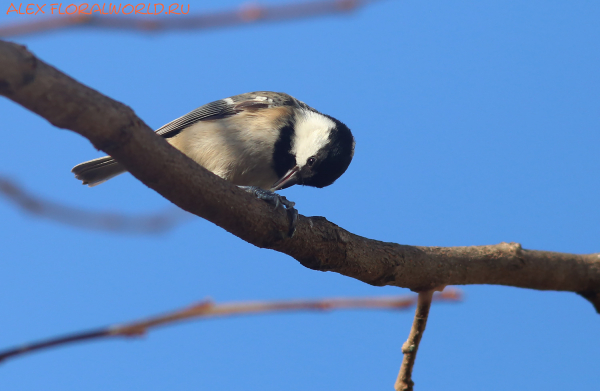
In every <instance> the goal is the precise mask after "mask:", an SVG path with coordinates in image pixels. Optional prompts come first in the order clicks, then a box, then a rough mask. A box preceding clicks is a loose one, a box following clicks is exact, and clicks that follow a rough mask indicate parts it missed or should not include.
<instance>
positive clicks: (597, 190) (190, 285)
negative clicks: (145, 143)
mask: <svg viewBox="0 0 600 391" xmlns="http://www.w3.org/2000/svg"><path fill="white" fill-rule="evenodd" d="M239 4H240V3H238V2H237V1H233V0H227V1H221V2H218V3H217V2H212V3H211V4H206V3H203V2H202V3H201V2H191V3H190V6H191V12H201V11H206V10H218V9H226V8H228V7H236V6H238V5H239ZM0 5H1V6H2V7H3V8H2V9H8V6H9V5H10V2H7V1H2V2H0ZM24 20H32V17H26V16H14V15H12V16H6V15H5V14H4V12H0V23H4V22H8V21H24ZM599 20H600V4H599V3H598V2H592V1H570V2H564V1H563V2H559V1H541V0H534V1H529V2H517V1H493V2H492V1H487V2H481V1H462V2H448V1H435V0H432V1H384V2H381V3H378V4H374V5H372V6H370V7H368V8H365V9H363V10H360V11H359V12H357V13H354V14H351V15H347V16H341V17H321V18H315V19H307V20H301V21H294V22H286V23H273V24H264V25H262V24H261V25H253V26H247V27H237V28H228V29H221V30H211V31H199V32H185V33H181V32H169V33H163V34H150V35H141V34H134V33H124V32H115V31H101V30H92V29H88V30H84V29H80V30H77V29H73V30H64V31H60V32H53V33H46V34H40V35H36V36H30V37H23V38H18V39H15V41H17V42H20V43H24V44H26V45H27V46H28V47H29V48H30V50H32V51H33V52H34V53H35V54H37V55H38V56H39V57H40V58H42V59H43V60H45V61H46V62H48V63H50V64H52V65H54V66H56V67H57V68H59V69H61V70H62V71H64V72H65V73H67V74H69V75H71V76H72V77H74V78H76V79H77V80H79V81H81V82H83V83H85V84H87V85H89V86H91V87H93V88H96V89H98V90H99V91H100V92H102V93H104V94H106V95H108V96H110V97H112V98H115V99H117V100H120V101H122V102H124V103H126V104H128V105H129V106H131V107H132V108H133V109H134V110H135V111H136V113H137V114H138V115H139V116H140V117H141V118H143V119H144V120H145V121H146V122H147V123H148V124H149V125H150V126H151V127H154V128H157V127H159V126H161V125H163V124H165V123H167V122H169V121H170V120H172V119H174V118H176V117H178V116H180V115H182V114H185V113H186V112H188V111H190V110H192V109H194V108H196V107H198V106H200V105H202V104H204V103H207V102H210V101H212V100H215V99H220V98H224V97H227V96H230V95H234V94H238V93H242V92H248V91H255V90H273V91H285V92H287V93H289V94H292V95H294V96H295V97H297V98H299V99H301V100H303V101H305V102H307V103H308V104H310V105H311V106H313V107H315V108H317V109H318V110H321V111H323V112H325V113H327V114H330V115H333V116H335V117H337V118H339V119H340V120H342V121H344V122H345V123H346V124H347V125H348V126H350V128H351V129H352V130H353V132H354V135H355V137H356V141H357V145H356V154H355V158H354V161H353V163H352V164H351V166H350V168H349V170H348V171H347V172H346V174H344V176H343V177H342V178H340V180H338V181H337V182H336V183H335V184H334V185H333V186H331V187H329V188H325V189H320V190H317V189H311V188H301V187H298V188H292V189H289V190H286V191H284V194H285V195H286V197H288V198H289V199H292V200H294V201H295V202H296V203H297V207H298V209H299V210H300V213H302V214H304V215H309V216H310V215H319V216H325V217H327V218H328V219H329V220H331V221H333V222H335V223H336V224H339V225H340V226H342V227H344V228H346V229H348V230H350V231H352V232H354V233H357V234H360V235H364V236H367V237H370V238H376V239H379V240H385V241H393V242H397V243H403V244H413V245H431V246H463V245H480V244H494V243H499V242H501V241H517V242H520V243H522V245H523V246H524V247H525V248H530V249H543V250H552V251H562V252H573V253H591V252H598V251H600V244H599V241H598V236H599V233H600V228H599V223H598V222H599V221H600V211H599V208H598V197H599V194H600V179H599V176H598V172H600V159H599V158H598V146H599V145H600V133H599V126H600V110H599V108H598V106H599V103H600V73H599V72H598V66H599V63H600V50H599V49H600V24H599V23H598V21H599ZM0 118H2V125H1V127H0V129H1V130H2V135H3V137H4V142H3V143H1V144H0V164H1V165H2V167H3V168H2V170H1V171H0V174H2V175H6V176H9V177H11V178H13V179H15V180H16V181H18V182H19V183H20V184H22V185H23V186H24V187H25V188H26V189H28V190H31V191H34V192H35V193H36V194H38V195H40V196H43V197H45V198H48V199H50V200H53V201H56V202H62V203H66V204H69V205H73V206H77V207H81V208H85V209H89V210H95V211H113V212H123V213H131V214H134V213H151V212H155V211H157V210H162V209H164V208H168V207H170V206H169V205H170V204H169V202H168V201H166V200H164V199H162V198H161V197H160V196H158V195H157V194H155V193H154V192H153V191H151V190H149V189H147V188H146V187H145V186H144V185H142V184H140V183H139V182H137V180H135V179H134V178H132V177H131V176H130V175H123V176H120V177H118V178H116V179H114V180H111V181H110V182H108V183H106V184H103V185H102V186H98V187H96V188H93V189H90V188H87V187H84V186H81V185H80V184H79V182H78V181H76V180H74V179H73V177H72V174H71V173H70V169H71V168H72V167H73V166H74V165H75V164H77V163H79V162H81V161H83V160H88V159H90V158H93V157H96V156H100V153H99V152H97V151H95V150H94V148H93V147H92V146H91V144H90V143H89V142H88V141H86V140H85V139H83V138H82V137H80V136H78V135H76V134H74V133H72V132H69V131H65V130H61V129H56V128H54V127H52V126H51V125H49V124H48V123H47V122H46V121H45V120H43V119H41V118H39V117H38V116H36V115H34V114H32V113H30V112H28V111H27V110H25V109H23V108H21V107H20V106H18V105H16V104H14V103H12V102H10V101H8V100H6V99H0ZM0 216H2V224H1V225H0V230H1V232H0V248H1V249H2V253H1V254H2V256H1V264H2V271H3V272H2V273H1V275H0V311H1V312H2V314H3V316H2V317H0V347H9V346H13V345H15V344H18V343H23V342H27V341H32V340H37V339H41V338H45V337H49V336H54V335H57V334H64V333H68V332H73V331H77V330H82V329H88V328H93V327H97V326H101V325H106V324H110V323H114V322H123V321H127V320H130V319H134V318H138V317H144V316H147V315H150V314H155V313H159V312H163V311H167V310H170V309H174V308H178V307H181V306H184V305H187V304H189V303H192V302H195V301H197V300H201V299H203V298H206V297H211V298H213V299H214V300H216V301H219V302H224V301H239V300H276V299H292V298H319V297H330V296H367V295H395V294H404V293H407V294H408V293H409V292H408V291H407V290H405V289H399V288H393V287H385V288H377V287H372V286H369V285H366V284H363V283H361V282H359V281H356V280H352V279H350V278H347V277H344V276H340V275H338V274H335V273H321V272H315V271H312V270H308V269H305V268H304V267H302V266H301V265H299V264H298V263H297V262H296V261H295V260H293V259H291V258H289V257H287V256H285V255H283V254H280V253H276V252H273V251H269V250H261V249H257V248H255V247H253V246H251V245H249V244H247V243H245V242H243V241H241V240H240V239H238V238H236V237H233V236H232V235H230V234H228V233H226V232H224V231H223V230H222V229H220V228H219V227H216V226H214V225H213V224H212V223H209V222H206V221H204V220H202V219H199V218H196V219H192V220H190V221H189V222H188V223H186V224H182V225H181V226H179V227H177V228H176V229H174V230H172V231H170V232H168V233H165V234H162V235H118V234H114V233H107V232H97V231H87V230H81V229H78V228H74V227H69V226H64V225H60V224H57V223H55V222H52V221H48V220H44V219H38V218H34V217H31V216H29V215H26V214H24V213H23V212H21V211H19V210H17V209H15V208H14V207H13V206H12V205H10V204H9V203H7V202H4V201H0ZM464 291H465V293H466V298H465V301H464V303H462V304H458V305H452V304H438V305H435V306H434V307H433V308H432V314H431V318H430V322H429V324H428V328H427V332H426V334H425V337H424V339H423V343H422V348H421V350H420V351H419V356H418V360H417V364H416V368H415V373H414V376H415V381H416V383H417V387H418V389H419V390H439V389H444V390H481V389H486V390H506V389H522V390H530V389H546V390H558V389H576V390H595V389H597V387H598V383H599V382H600V372H599V371H598V365H597V357H598V352H599V351H600V338H599V336H600V333H599V328H600V317H599V316H598V315H597V314H596V313H595V312H594V311H593V309H592V307H591V305H590V304H588V303H587V302H585V301H584V300H583V299H581V298H579V297H578V296H576V295H575V294H572V293H558V292H537V291H531V290H524V289H517V288H510V287H499V286H467V287H464ZM411 322H412V311H408V312H399V313H394V312H376V311H347V312H334V313H328V314H285V315H268V316H261V317H243V318H235V319H226V320H211V321H204V322H193V323H189V324H184V325H180V326H176V327H171V328H166V329H161V330H158V331H156V332H154V333H151V334H150V335H149V336H147V337H145V338H144V339H142V340H135V341H123V340H115V341H103V342H95V343H89V344H83V345H77V346H70V347H66V348H61V349H57V350H52V351H46V352H43V353H40V354H35V355H30V356H26V357H23V358H20V359H16V360H14V361H9V362H7V363H6V364H5V365H2V366H1V367H0V375H1V377H2V384H3V389H7V390H13V391H20V390H41V389H44V390H61V391H63V390H81V389H85V390H88V391H93V390H131V389H141V390H146V391H151V390H165V389H169V390H191V389H212V390H217V389H222V390H224V389H233V388H236V389H248V390H255V389H256V390H259V389H260V390H280V389H286V390H307V389H315V390H331V389H346V390H365V389H391V388H392V385H393V382H394V380H395V376H396V373H397V370H398V367H399V365H400V360H401V356H400V348H401V345H402V343H403V341H404V340H405V339H406V336H407V334H408V331H409V328H410V324H411Z"/></svg>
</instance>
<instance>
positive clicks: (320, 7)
mask: <svg viewBox="0 0 600 391" xmlns="http://www.w3.org/2000/svg"><path fill="white" fill-rule="evenodd" d="M375 1H380V0H321V1H310V2H300V3H293V4H284V5H269V6H266V5H264V6H263V5H260V4H254V3H253V4H245V5H242V6H241V7H239V9H234V10H230V11H222V12H215V13H205V14H195V15H194V14H189V15H187V14H186V15H169V16H158V17H152V16H142V17H127V16H123V15H118V16H111V15H110V14H109V15H101V14H100V13H92V14H90V15H88V14H73V15H65V16H57V17H48V16H43V17H40V18H39V19H36V20H34V21H26V22H19V23H13V24H9V25H6V26H0V37H14V36H18V35H26V34H35V33H41V32H45V31H52V30H59V29H64V28H69V27H92V28H104V29H111V30H129V31H138V32H142V33H149V32H152V33H156V32H157V31H165V30H205V29H215V28H223V27H232V26H238V25H247V24H251V23H259V22H260V23H264V22H276V21H283V20H291V19H302V18H309V17H315V16H322V15H331V14H340V13H347V12H350V11H353V10H356V9H357V8H360V7H363V6H366V5H368V4H370V3H374V2H375ZM65 6H66V4H65ZM115 7H116V5H115ZM110 8H111V7H110V6H109V7H106V4H104V12H106V13H108V12H109V9H110ZM119 9H121V7H120V6H119ZM46 11H47V12H48V13H50V10H49V9H46ZM139 11H140V12H144V13H147V12H150V15H152V14H153V13H154V12H158V11H160V8H157V10H156V11H155V10H154V9H152V10H147V9H140V10H139ZM166 11H168V9H167V10H166ZM54 12H56V13H58V9H57V8H55V10H54ZM61 12H64V8H61ZM84 12H91V8H90V9H88V10H87V11H85V10H84ZM175 12H186V8H184V9H183V10H182V9H179V8H178V9H177V10H175ZM187 12H189V9H187Z"/></svg>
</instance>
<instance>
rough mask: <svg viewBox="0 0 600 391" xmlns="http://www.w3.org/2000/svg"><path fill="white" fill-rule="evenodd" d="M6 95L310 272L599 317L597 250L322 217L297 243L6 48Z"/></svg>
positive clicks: (260, 207) (266, 214)
mask: <svg viewBox="0 0 600 391" xmlns="http://www.w3.org/2000/svg"><path fill="white" fill-rule="evenodd" d="M142 65H143V64H142ZM0 94H1V95H4V96H6V97H8V98H9V99H12V100H13V101H14V102H17V103H19V104H21V105H22V106H24V107H26V108H28V109H29V110H31V111H33V112H35V113H37V114H39V115H40V116H42V117H44V118H45V119H47V120H48V121H49V122H50V123H52V124H53V125H55V126H57V127H60V128H66V129H71V130H73V131H75V132H77V133H79V134H81V135H83V136H84V137H86V138H88V139H89V140H90V141H91V142H92V143H93V145H94V146H95V147H96V148H98V149H101V150H103V151H105V152H106V153H108V154H109V155H111V156H113V157H114V158H115V159H117V161H119V163H121V164H122V165H123V166H124V167H125V168H126V169H127V171H129V172H130V173H131V174H132V175H133V176H134V177H136V178H137V179H139V180H140V181H141V182H142V183H144V184H145V185H147V186H148V187H150V188H152V189H154V190H155V191H157V192H158V193H159V194H161V195H162V196H163V197H165V198H166V199H168V200H169V201H171V202H173V203H174V204H175V205H177V206H179V207H180V208H182V209H184V210H186V211H188V212H190V213H193V214H195V215H197V216H200V217H202V218H205V219H207V220H209V221H211V222H213V223H214V224H216V225H218V226H220V227H222V228H223V229H225V230H227V231H229V232H231V233H232V234H234V235H236V236H238V237H239V238H241V239H243V240H245V241H247V242H248V243H251V244H253V245H255V246H258V247H262V248H270V249H273V250H276V251H279V252H282V253H285V254H288V255H290V256H292V257H293V258H295V259H297V260H298V261H299V262H300V263H301V264H302V265H304V266H306V267H308V268H311V269H314V270H320V271H334V272H337V273H340V274H343V275H346V276H349V277H353V278H356V279H358V280H360V281H363V282H366V283H368V284H371V285H377V286H382V285H394V286H399V287H405V288H410V289H412V290H414V291H424V290H428V289H433V288H435V287H437V286H442V285H464V284H496V285H508V286H515V287H521V288H530V289H538V290H557V291H570V292H576V293H579V294H580V295H581V296H582V297H585V298H586V299H587V300H589V301H590V302H591V303H592V304H593V305H594V306H595V308H596V310H597V311H599V312H600V254H598V253H596V254H586V255H578V254H565V253H556V252H549V251H536V250H525V249H523V248H522V247H521V245H520V244H518V243H500V244H497V245H490V246H470V247H422V246H407V245H400V244H396V243H386V242H380V241H377V240H372V239H367V238H365V237H362V236H358V235H355V234H352V233H350V232H348V231H346V230H344V229H343V228H340V227H338V226H337V225H335V224H333V223H331V222H329V221H327V220H326V219H325V218H323V217H306V216H302V215H300V216H299V218H298V225H297V229H296V233H295V234H294V237H292V238H289V237H288V228H289V222H288V217H287V215H286V213H285V212H284V211H282V210H281V209H277V210H273V208H272V207H271V206H270V205H268V204H267V203H265V202H262V201H260V200H258V199H256V198H255V197H253V196H252V195H250V194H248V193H247V192H245V191H244V190H241V189H239V188H238V187H236V186H234V185H233V184H231V183H230V182H227V181H225V180H223V179H221V178H219V177H217V176H216V175H214V174H213V173H211V172H209V171H208V170H206V169H204V168H203V167H201V166H200V165H198V164H197V163H196V162H194V161H193V160H191V159H190V158H189V157H187V156H185V155H184V154H183V153H181V152H180V151H178V150H176V149H175V148H174V147H172V146H171V145H170V144H169V143H168V142H167V141H166V140H164V139H163V138H162V137H160V136H157V135H156V134H155V133H154V132H153V131H152V129H150V128H149V127H148V126H147V125H146V124H145V123H144V122H143V121H142V120H141V119H140V118H138V117H137V116H136V115H135V114H134V112H133V110H131V109H130V108H129V107H127V106H125V105H123V104H122V103H119V102H117V101H114V100H112V99H110V98H108V97H107V96H105V95H102V94H100V93H99V92H97V91H95V90H92V89H91V88H89V87H86V86H84V85H83V84H80V83H78V82H77V81H75V80H73V79H72V78H70V77H68V76H67V75H65V74H63V73H61V72H60V71H58V70H57V69H55V68H53V67H51V66H50V65H48V64H46V63H44V62H43V61H41V60H39V59H38V58H36V57H35V56H34V55H33V54H32V53H30V52H29V51H27V49H26V48H24V47H23V46H19V45H16V44H13V43H8V42H2V41H0Z"/></svg>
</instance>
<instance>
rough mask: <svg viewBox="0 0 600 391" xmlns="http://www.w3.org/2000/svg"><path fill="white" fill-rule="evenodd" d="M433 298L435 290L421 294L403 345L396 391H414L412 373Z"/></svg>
mask: <svg viewBox="0 0 600 391" xmlns="http://www.w3.org/2000/svg"><path fill="white" fill-rule="evenodd" d="M432 298H433V290H430V291H424V292H419V299H418V301H417V309H416V310H415V318H414V320H413V324H412V327H411V329H410V334H409V335H408V339H407V340H406V342H405V343H404V345H402V353H403V354H404V357H403V359H402V365H401V366H400V372H399V373H398V379H396V384H395V386H394V389H395V390H396V391H412V390H413V387H414V385H415V383H414V382H413V380H412V371H413V367H414V366H415V360H416V359H417V351H418V350H419V344H420V343H421V338H422V337H423V333H424V332H425V327H426V326H427V318H428V317H429V308H430V307H431V300H432Z"/></svg>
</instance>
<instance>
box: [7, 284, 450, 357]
mask: <svg viewBox="0 0 600 391" xmlns="http://www.w3.org/2000/svg"><path fill="white" fill-rule="evenodd" d="M460 298H461V293H460V291H458V290H456V289H451V290H448V291H446V292H443V293H441V294H439V295H436V296H435V297H434V300H440V301H442V300H443V301H459V300H460ZM416 301H417V300H416V298H415V297H411V296H404V297H403V296H398V297H387V298H384V297H375V298H346V299H322V300H297V301H275V302H244V303H230V304H220V305H218V304H213V303H212V302H211V301H204V302H201V303H198V304H195V305H193V306H191V307H188V308H184V309H182V310H179V311H174V312H170V313H167V314H164V315H160V316H156V317H152V318H148V319H146V320H141V321H134V322H130V323H126V324H122V325H115V326H109V327H106V328H101V329H98V330H92V331H87V332H83V333H76V334H71V335H68V336H65V337H59V338H52V339H49V340H46V341H42V342H37V343H32V344H27V345H23V346H21V347H18V348H14V349H10V350H6V351H4V352H0V361H3V360H6V359H8V358H14V357H16V356H20V355H22V354H25V353H31V352H34V351H38V350H41V349H47V348H50V347H56V346H62V345H65V344H69V343H73V342H82V341H89V340H92V339H99V338H107V337H135V336H141V335H144V334H146V333H147V332H148V331H149V330H150V329H152V328H155V327H158V326H165V325H169V324H173V323H176V322H181V321H184V320H191V319H194V318H215V317H226V316H235V315H253V314H264V313H269V312H283V311H328V310H340V309H387V310H399V309H407V308H410V307H411V306H413V305H415V302H416Z"/></svg>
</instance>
